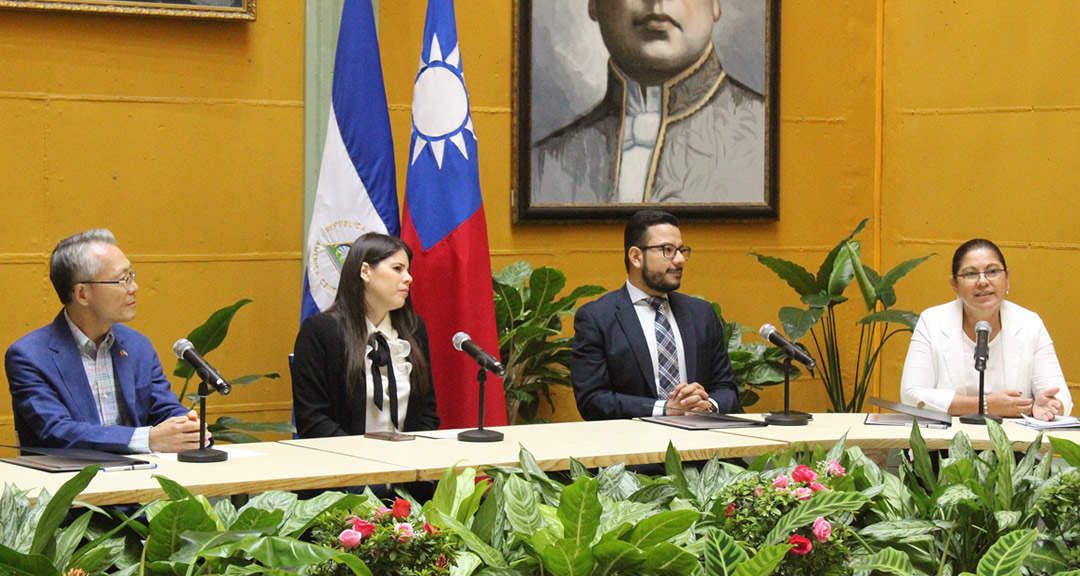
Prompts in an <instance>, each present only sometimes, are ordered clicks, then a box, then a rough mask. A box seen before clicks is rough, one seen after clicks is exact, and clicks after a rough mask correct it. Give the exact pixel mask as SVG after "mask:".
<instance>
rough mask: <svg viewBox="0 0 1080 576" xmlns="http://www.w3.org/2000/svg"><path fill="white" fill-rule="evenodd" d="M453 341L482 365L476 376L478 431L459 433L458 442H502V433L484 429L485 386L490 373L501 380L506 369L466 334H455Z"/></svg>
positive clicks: (456, 346) (455, 347)
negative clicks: (477, 386) (478, 390)
mask: <svg viewBox="0 0 1080 576" xmlns="http://www.w3.org/2000/svg"><path fill="white" fill-rule="evenodd" d="M453 341H454V349H456V350H461V351H462V352H464V353H466V354H468V355H469V356H471V357H472V359H473V360H476V363H477V364H479V365H480V371H479V372H478V373H477V374H476V382H477V384H479V386H480V397H479V409H480V413H479V415H478V416H477V428H476V430H466V431H464V432H461V433H459V434H458V440H459V441H461V442H501V441H502V439H503V434H502V432H497V431H495V430H485V429H484V385H485V382H487V373H488V372H491V373H492V374H494V375H496V376H498V377H500V378H501V377H503V376H504V375H505V374H506V367H505V366H503V365H502V363H501V362H499V361H498V360H497V359H496V358H495V357H494V356H492V355H491V354H488V353H487V352H485V351H484V349H483V348H481V347H479V346H477V345H476V343H475V342H473V341H472V338H471V337H470V336H469V335H468V334H466V333H464V332H458V333H457V334H454V340H453Z"/></svg>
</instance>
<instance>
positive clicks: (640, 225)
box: [623, 210, 679, 272]
mask: <svg viewBox="0 0 1080 576" xmlns="http://www.w3.org/2000/svg"><path fill="white" fill-rule="evenodd" d="M657 224H671V225H672V226H674V227H676V228H678V227H679V219H678V218H676V217H675V215H674V214H672V213H670V212H664V211H663V210H641V211H639V212H635V213H634V215H633V216H631V217H630V221H629V222H627V223H626V229H625V230H624V231H623V264H625V265H626V270H627V271H628V272H629V271H630V248H631V247H633V246H637V247H638V248H644V247H645V246H644V244H645V237H646V236H647V235H648V233H649V228H650V227H652V226H656V225H657Z"/></svg>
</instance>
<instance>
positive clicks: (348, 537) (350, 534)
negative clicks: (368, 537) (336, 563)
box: [338, 529, 364, 550]
mask: <svg viewBox="0 0 1080 576" xmlns="http://www.w3.org/2000/svg"><path fill="white" fill-rule="evenodd" d="M363 539H364V537H363V536H361V535H360V533H359V532H357V531H356V530H348V529H346V530H343V531H342V532H341V534H339V535H338V540H339V541H340V542H341V545H342V546H344V547H345V549H346V550H352V549H353V548H356V547H357V546H359V545H360V541H361V540H363Z"/></svg>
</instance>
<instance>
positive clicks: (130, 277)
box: [76, 270, 135, 290]
mask: <svg viewBox="0 0 1080 576" xmlns="http://www.w3.org/2000/svg"><path fill="white" fill-rule="evenodd" d="M76 284H114V285H116V286H123V287H124V290H131V287H132V286H134V285H135V271H134V270H132V271H130V272H128V273H127V275H126V276H124V277H123V278H121V279H119V280H84V281H82V282H76Z"/></svg>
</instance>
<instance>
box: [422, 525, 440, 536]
mask: <svg viewBox="0 0 1080 576" xmlns="http://www.w3.org/2000/svg"><path fill="white" fill-rule="evenodd" d="M424 532H427V533H428V534H431V535H432V536H437V535H438V534H439V527H438V526H436V525H434V524H428V523H427V522H424Z"/></svg>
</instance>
